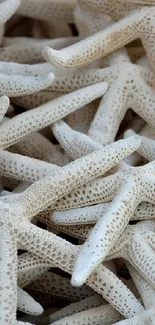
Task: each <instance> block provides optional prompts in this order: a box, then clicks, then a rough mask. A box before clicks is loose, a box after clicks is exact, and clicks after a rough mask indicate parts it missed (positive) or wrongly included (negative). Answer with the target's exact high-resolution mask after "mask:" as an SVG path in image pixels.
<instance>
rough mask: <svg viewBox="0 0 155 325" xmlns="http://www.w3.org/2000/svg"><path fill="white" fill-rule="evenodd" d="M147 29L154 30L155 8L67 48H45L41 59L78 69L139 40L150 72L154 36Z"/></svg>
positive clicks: (141, 10)
mask: <svg viewBox="0 0 155 325" xmlns="http://www.w3.org/2000/svg"><path fill="white" fill-rule="evenodd" d="M148 21H149V23H148ZM150 30H154V7H142V8H141V9H137V10H135V11H133V12H132V13H131V14H130V15H129V16H127V17H125V18H123V19H122V20H120V21H119V22H117V23H114V24H112V25H111V26H110V27H107V28H106V29H105V30H103V31H101V32H98V33H96V34H94V35H93V36H90V37H89V38H86V39H85V40H82V41H80V42H78V43H76V44H74V45H72V46H70V47H67V48H65V49H62V50H59V51H56V50H53V49H50V48H49V47H45V49H44V50H43V56H44V58H45V59H46V60H47V61H51V62H53V63H54V64H56V65H57V66H59V67H62V68H73V67H80V66H82V65H85V64H88V63H90V62H92V61H93V60H96V59H98V58H101V57H104V56H106V55H108V54H110V53H112V52H113V51H115V50H117V49H119V48H121V47H123V46H125V45H126V44H128V43H129V42H131V41H133V40H135V39H137V38H139V37H140V38H141V39H142V42H143V46H144V48H145V50H146V54H147V57H148V59H149V62H150V64H151V66H152V69H154V58H153V40H152V35H153V34H152V33H150Z"/></svg>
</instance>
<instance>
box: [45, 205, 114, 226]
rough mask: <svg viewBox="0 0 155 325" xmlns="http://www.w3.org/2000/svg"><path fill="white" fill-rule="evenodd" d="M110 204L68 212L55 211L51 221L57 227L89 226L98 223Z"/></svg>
mask: <svg viewBox="0 0 155 325" xmlns="http://www.w3.org/2000/svg"><path fill="white" fill-rule="evenodd" d="M108 207H109V203H102V204H97V205H93V206H87V207H83V208H77V209H71V210H66V211H54V212H53V213H52V214H51V221H52V222H53V223H54V224H56V225H85V224H86V225H88V224H94V223H96V222H97V221H98V220H99V218H100V217H101V216H102V215H103V214H104V213H105V212H106V210H107V208H108Z"/></svg>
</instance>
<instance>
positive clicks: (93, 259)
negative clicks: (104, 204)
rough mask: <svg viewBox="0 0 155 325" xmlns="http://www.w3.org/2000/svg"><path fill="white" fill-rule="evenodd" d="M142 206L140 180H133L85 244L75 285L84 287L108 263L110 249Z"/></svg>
mask: <svg viewBox="0 0 155 325" xmlns="http://www.w3.org/2000/svg"><path fill="white" fill-rule="evenodd" d="M139 203H140V190H139V188H138V187H137V180H136V179H134V177H133V178H130V182H129V181H125V182H123V183H122V186H121V188H120V190H119V191H118V193H117V194H116V197H115V198H114V200H113V201H112V203H111V204H110V206H109V208H108V209H107V211H106V213H105V215H104V216H103V217H101V219H99V221H98V222H97V224H96V225H95V226H94V228H93V230H92V231H91V233H90V236H89V237H88V239H87V240H86V242H85V243H84V244H83V246H82V248H81V250H80V252H79V254H78V257H77V260H76V262H75V267H74V271H73V274H72V284H74V285H82V284H83V283H84V282H85V281H86V279H87V278H88V276H89V275H90V274H91V273H92V272H93V270H95V269H96V267H97V266H98V265H99V264H100V263H101V262H102V261H103V260H104V258H105V257H106V255H107V254H108V253H109V252H110V249H111V248H112V247H113V246H114V244H115V243H116V241H117V240H118V238H119V236H120V234H121V233H122V232H123V230H124V229H125V227H126V226H127V224H128V222H129V220H130V218H131V216H132V214H133V213H134V210H135V209H136V207H137V206H138V204H139Z"/></svg>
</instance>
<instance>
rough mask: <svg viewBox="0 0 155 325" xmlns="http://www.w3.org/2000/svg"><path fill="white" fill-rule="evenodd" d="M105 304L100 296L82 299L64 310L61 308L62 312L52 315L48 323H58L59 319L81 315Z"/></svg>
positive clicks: (48, 318) (48, 317)
mask: <svg viewBox="0 0 155 325" xmlns="http://www.w3.org/2000/svg"><path fill="white" fill-rule="evenodd" d="M103 304H106V302H105V300H103V298H102V297H101V296H99V295H93V296H90V297H87V298H85V299H82V300H80V301H78V302H74V303H72V304H70V305H68V306H66V307H64V308H61V309H60V310H58V311H56V312H55V313H53V314H51V315H50V316H47V320H48V323H52V322H55V321H58V320H59V319H60V320H61V318H63V317H67V316H70V315H74V314H76V313H79V312H81V311H84V310H89V309H92V308H96V307H99V306H101V305H103Z"/></svg>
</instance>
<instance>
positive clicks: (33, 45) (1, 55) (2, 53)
mask: <svg viewBox="0 0 155 325" xmlns="http://www.w3.org/2000/svg"><path fill="white" fill-rule="evenodd" d="M12 38H13V40H14V41H13V43H11V41H10V39H8V38H5V39H4V41H3V47H2V48H1V49H0V60H1V61H10V62H18V63H29V64H32V63H38V62H43V61H44V59H43V57H42V54H41V51H42V50H43V48H44V47H45V46H51V47H52V48H55V49H57V50H59V49H61V48H63V47H66V46H69V45H72V44H74V43H76V42H77V41H78V40H79V39H78V38H77V37H63V38H56V39H50V40H49V39H43V40H37V41H36V40H35V41H34V39H32V41H30V38H28V40H25V41H23V42H20V40H19V39H18V38H14V37H12ZM12 38H11V39H12Z"/></svg>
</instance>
